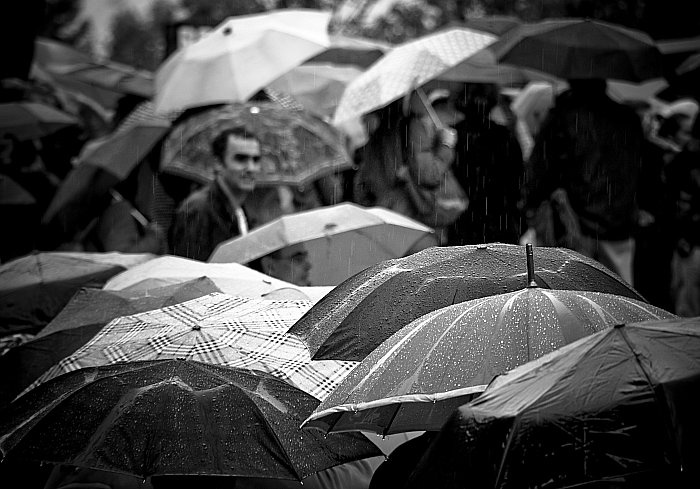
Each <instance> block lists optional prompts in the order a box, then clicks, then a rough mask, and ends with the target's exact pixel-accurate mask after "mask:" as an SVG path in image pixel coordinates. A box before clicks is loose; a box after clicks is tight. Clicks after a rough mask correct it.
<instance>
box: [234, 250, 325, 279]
mask: <svg viewBox="0 0 700 489" xmlns="http://www.w3.org/2000/svg"><path fill="white" fill-rule="evenodd" d="M247 266H249V267H250V268H252V269H253V270H257V271H259V272H262V273H264V274H265V275H269V276H271V277H274V278H277V279H280V280H284V281H285V282H289V283H291V284H294V285H300V286H307V285H311V283H310V281H309V271H310V270H311V262H309V253H308V252H307V251H306V247H305V246H304V245H303V244H302V243H298V244H294V245H290V246H285V247H284V248H282V249H280V250H277V251H273V252H272V253H269V254H267V255H265V256H263V257H260V258H258V259H257V260H253V261H252V262H250V263H248V264H247Z"/></svg>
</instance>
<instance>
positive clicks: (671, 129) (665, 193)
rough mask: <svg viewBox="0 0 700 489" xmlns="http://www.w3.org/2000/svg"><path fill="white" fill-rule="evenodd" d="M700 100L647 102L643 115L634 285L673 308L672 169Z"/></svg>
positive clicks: (656, 302) (659, 303) (660, 304)
mask: <svg viewBox="0 0 700 489" xmlns="http://www.w3.org/2000/svg"><path fill="white" fill-rule="evenodd" d="M697 112H698V104H697V103H696V102H695V101H693V100H689V99H684V100H679V101H677V102H674V103H672V104H669V105H667V106H663V107H661V108H654V107H649V109H648V110H647V111H645V112H644V113H643V114H642V115H641V117H642V121H643V124H644V125H645V134H646V137H647V143H646V145H645V149H644V152H643V170H642V172H641V175H640V182H639V192H638V195H637V200H638V205H639V212H638V218H637V229H636V233H635V254H634V286H635V288H636V289H637V290H638V291H639V292H640V293H641V294H642V295H643V296H644V297H645V298H646V299H647V300H648V301H649V302H651V303H652V304H654V305H656V306H658V307H661V308H663V309H666V310H669V311H673V310H674V307H675V306H674V304H673V300H672V294H671V262H672V258H673V254H674V250H675V248H676V240H677V233H675V232H674V219H675V218H674V216H675V208H676V200H677V197H676V196H675V195H674V191H673V190H672V189H671V187H670V185H669V182H668V175H667V173H668V169H669V165H670V164H671V162H672V161H673V160H674V158H675V157H676V155H678V154H679V153H680V151H681V150H682V149H683V148H684V147H686V146H687V145H688V143H689V141H690V140H691V134H690V133H691V129H692V125H693V123H694V121H695V118H696V116H697Z"/></svg>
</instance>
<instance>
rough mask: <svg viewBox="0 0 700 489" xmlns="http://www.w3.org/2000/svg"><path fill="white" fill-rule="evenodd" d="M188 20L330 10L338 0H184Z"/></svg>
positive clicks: (198, 21) (205, 22) (212, 20)
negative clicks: (304, 9)
mask: <svg viewBox="0 0 700 489" xmlns="http://www.w3.org/2000/svg"><path fill="white" fill-rule="evenodd" d="M181 3H182V6H183V7H184V9H185V10H186V11H187V12H188V13H189V15H188V18H187V22H189V23H192V24H202V25H212V26H213V25H217V24H219V23H220V22H222V21H223V20H224V19H226V18H227V17H232V16H235V15H249V14H259V13H263V12H266V11H268V10H273V9H282V8H310V9H318V10H330V9H332V8H333V6H334V5H335V3H337V0H182V2H181Z"/></svg>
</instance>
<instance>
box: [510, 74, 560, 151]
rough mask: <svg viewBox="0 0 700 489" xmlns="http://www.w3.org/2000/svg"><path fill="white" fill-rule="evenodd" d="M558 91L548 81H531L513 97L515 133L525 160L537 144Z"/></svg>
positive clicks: (512, 107)
mask: <svg viewBox="0 0 700 489" xmlns="http://www.w3.org/2000/svg"><path fill="white" fill-rule="evenodd" d="M555 95H556V92H555V90H554V86H553V85H552V84H551V83H547V82H530V83H528V84H527V85H526V86H525V87H523V89H522V90H521V91H520V92H519V93H518V94H517V95H516V96H515V97H514V98H513V102H512V104H511V109H512V110H513V113H514V114H515V116H516V118H517V121H516V129H515V134H516V137H517V138H518V142H519V143H520V148H521V150H522V153H523V160H527V159H528V158H529V157H530V153H532V148H533V147H534V145H535V137H536V136H537V134H538V133H539V132H540V127H541V126H542V122H543V121H544V120H545V118H546V117H547V114H548V113H549V109H551V108H552V106H553V105H554V97H555Z"/></svg>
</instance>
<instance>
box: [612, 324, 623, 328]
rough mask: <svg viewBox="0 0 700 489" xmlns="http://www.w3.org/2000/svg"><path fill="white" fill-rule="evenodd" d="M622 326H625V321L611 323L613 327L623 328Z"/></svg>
mask: <svg viewBox="0 0 700 489" xmlns="http://www.w3.org/2000/svg"><path fill="white" fill-rule="evenodd" d="M624 327H625V323H617V324H615V325H613V328H615V329H620V328H624Z"/></svg>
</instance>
